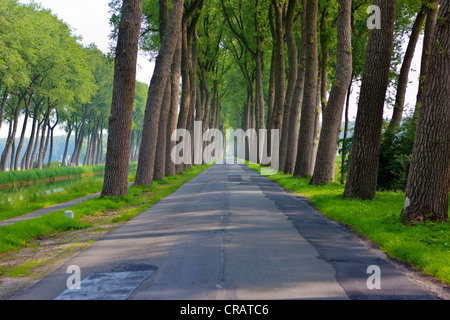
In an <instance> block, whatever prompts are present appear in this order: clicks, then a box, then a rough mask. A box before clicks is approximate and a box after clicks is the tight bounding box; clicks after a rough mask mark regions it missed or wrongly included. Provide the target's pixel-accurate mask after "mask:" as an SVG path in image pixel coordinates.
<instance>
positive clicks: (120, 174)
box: [101, 0, 142, 196]
mask: <svg viewBox="0 0 450 320" xmlns="http://www.w3.org/2000/svg"><path fill="white" fill-rule="evenodd" d="M141 16H142V0H135V1H133V0H124V1H123V5H122V17H121V22H120V26H119V34H118V40H117V47H116V56H115V64H114V86H113V97H112V102H111V115H110V117H109V132H108V146H107V152H106V163H105V177H104V182H103V189H102V192H101V195H102V196H120V195H124V194H127V193H128V170H129V168H128V167H129V166H128V163H129V155H130V133H131V124H132V116H133V105H134V97H135V86H136V63H137V55H138V47H139V34H140V29H141Z"/></svg>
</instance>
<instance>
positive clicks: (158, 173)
mask: <svg viewBox="0 0 450 320" xmlns="http://www.w3.org/2000/svg"><path fill="white" fill-rule="evenodd" d="M168 19H169V2H168V1H167V0H165V1H160V7H159V29H160V30H165V29H166V25H167V22H168ZM163 36H164V33H163V32H160V40H161V43H162V42H163V40H164V38H163ZM177 43H178V41H177ZM172 59H173V58H172ZM171 93H172V88H171V78H170V76H169V78H168V79H167V81H166V84H165V91H164V98H163V100H162V105H161V114H160V118H159V125H158V134H157V139H158V140H157V145H156V148H157V150H158V152H156V154H155V169H154V173H153V180H164V177H165V174H166V168H165V166H166V139H167V122H168V120H169V113H170V106H171Z"/></svg>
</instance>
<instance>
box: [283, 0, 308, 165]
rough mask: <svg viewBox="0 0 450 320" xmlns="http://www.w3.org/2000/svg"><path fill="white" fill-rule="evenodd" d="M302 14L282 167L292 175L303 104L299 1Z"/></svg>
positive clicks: (302, 51) (303, 64) (303, 10)
mask: <svg viewBox="0 0 450 320" xmlns="http://www.w3.org/2000/svg"><path fill="white" fill-rule="evenodd" d="M301 1H302V2H301V5H302V9H301V10H302V12H301V39H302V42H301V46H300V50H299V53H298V55H299V61H300V63H299V65H298V71H297V82H296V84H295V90H294V96H293V98H292V103H291V110H290V112H289V114H290V116H289V135H288V142H287V150H286V163H285V167H284V173H286V174H293V173H294V168H295V161H296V158H297V145H298V142H297V139H298V127H299V122H300V110H301V107H302V104H303V92H304V87H305V67H306V66H305V63H306V59H305V41H306V26H305V19H306V1H307V0H301Z"/></svg>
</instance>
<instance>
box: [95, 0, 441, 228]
mask: <svg viewBox="0 0 450 320" xmlns="http://www.w3.org/2000/svg"><path fill="white" fill-rule="evenodd" d="M440 2H441V1H439V0H397V1H384V0H373V1H369V0H360V1H351V0H335V1H319V0H285V1H280V0H271V1H269V0H265V1H264V0H252V1H243V0H211V1H203V0H184V1H183V0H172V1H171V2H170V3H169V1H167V0H160V1H158V2H157V1H156V0H136V1H131V0H124V1H123V5H121V4H122V2H121V1H118V0H115V1H112V2H111V7H112V8H115V9H116V10H115V15H114V17H113V18H115V21H116V22H117V29H116V30H117V37H118V38H117V39H118V45H117V49H116V63H115V65H116V68H115V90H114V95H113V105H112V111H111V116H110V120H109V142H108V156H107V159H106V166H107V169H106V175H105V184H104V188H103V192H102V194H103V195H119V194H123V193H126V176H125V168H126V164H127V161H128V158H129V146H130V141H129V139H130V135H129V132H130V126H131V114H132V106H133V101H132V99H131V97H132V96H133V95H131V94H130V92H132V90H134V87H133V86H134V81H131V80H130V79H133V77H134V72H135V63H134V59H135V56H136V54H137V50H138V46H139V41H140V44H141V47H143V48H146V50H149V51H152V52H153V53H154V55H155V56H156V60H155V72H154V75H153V77H152V80H151V83H150V87H149V91H148V99H147V105H146V108H145V117H144V122H143V133H142V138H141V142H140V153H139V159H138V169H137V175H136V182H135V184H136V185H151V184H152V181H153V179H155V178H162V177H164V175H165V174H171V173H173V172H177V170H183V169H184V168H185V167H186V165H180V166H177V167H176V166H175V165H174V164H173V162H172V161H171V160H170V157H169V154H170V151H171V150H172V148H173V143H174V142H173V141H171V139H170V137H171V134H172V132H173V131H174V129H175V128H178V129H187V130H189V131H192V129H193V122H194V120H202V121H203V124H204V126H205V128H204V129H206V128H212V127H220V128H221V129H224V125H226V123H225V121H227V122H228V123H227V124H228V125H230V126H233V124H232V123H231V122H232V121H239V122H235V123H234V127H241V128H243V129H248V128H255V129H257V131H258V129H263V128H266V129H268V130H269V133H270V132H271V131H270V130H271V129H278V130H279V131H280V137H281V139H280V154H279V155H280V160H281V161H280V166H281V170H282V171H284V172H285V173H289V174H293V175H294V176H296V177H311V183H312V184H316V185H321V184H324V183H325V184H328V183H330V182H331V181H332V180H333V178H334V166H335V158H336V154H337V148H338V145H337V143H338V142H337V141H338V138H339V132H340V128H341V126H340V124H341V122H342V116H343V114H345V115H347V114H348V101H349V93H350V92H351V91H350V89H349V88H350V87H351V84H352V81H354V80H355V79H361V92H360V97H359V103H358V114H357V118H356V124H355V128H354V133H353V137H352V139H351V152H350V155H349V163H348V177H347V181H346V185H345V192H344V196H345V197H347V198H359V199H373V198H374V197H375V196H376V190H377V189H376V188H377V178H378V169H379V159H380V145H381V139H382V133H383V110H384V109H385V107H386V105H388V103H389V100H390V98H391V97H390V93H389V90H388V88H389V87H391V88H392V87H394V88H395V89H396V93H395V99H392V101H393V102H391V105H392V106H393V108H394V116H393V118H392V119H391V121H390V124H389V128H388V130H386V132H390V133H392V136H395V133H396V132H397V130H398V128H399V127H400V125H401V121H402V118H403V115H404V103H405V90H406V87H407V84H408V73H409V70H410V66H411V59H412V55H413V53H414V51H415V46H416V43H417V41H418V37H419V35H420V34H421V32H422V30H423V28H424V30H425V31H424V49H423V54H422V66H421V78H420V81H421V83H420V89H419V94H418V99H417V104H416V106H415V108H414V114H415V117H416V118H417V119H418V120H417V123H418V124H417V133H416V138H415V141H416V143H415V145H414V152H413V155H412V161H411V167H410V171H409V172H410V174H409V179H408V186H407V191H406V192H407V199H406V203H405V208H404V210H403V217H404V219H405V221H406V222H407V223H409V222H412V221H424V220H426V219H432V220H440V221H448V194H449V191H450V170H449V168H450V145H449V141H450V132H449V130H450V124H449V121H450V117H449V103H448V97H449V75H450V70H449V69H448V66H449V53H450V51H449V50H450V49H449V39H450V36H449V21H448V20H449V1H448V0H442V3H440ZM370 5H373V6H371V7H370V8H369V11H368V7H369V6H370ZM155 12H159V15H156V14H155ZM438 13H439V14H438ZM141 18H142V20H141ZM113 20H114V19H113ZM424 21H426V23H425V27H423V25H424ZM142 25H143V27H142ZM407 38H409V42H408V47H407V51H406V54H402V50H401V48H402V46H401V45H402V43H403V42H404V40H405V39H407ZM125 48H126V50H125ZM267 61H269V63H267ZM398 66H401V68H400V71H398ZM239 73H240V76H239ZM180 83H181V89H180ZM180 90H181V98H180V100H179V93H180ZM224 97H225V98H224ZM227 100H229V101H230V102H227ZM346 100H347V110H346V112H345V113H344V112H343V111H344V107H345V102H346ZM239 101H240V102H239ZM126 106H128V107H126ZM233 113H234V114H235V115H238V116H235V117H233V116H231V115H232V114H233ZM219 115H221V116H222V118H226V120H222V126H220V125H219V123H220V122H221V121H220V120H219V119H220V117H219ZM320 115H321V116H322V119H323V122H322V125H321V126H320V122H319V119H320ZM346 120H348V119H346ZM346 122H348V121H346ZM205 124H206V125H205ZM414 130H416V127H414ZM268 141H270V137H269V140H268ZM392 141H394V140H392ZM343 149H345V148H343ZM344 158H345V157H344Z"/></svg>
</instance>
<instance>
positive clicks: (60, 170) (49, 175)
mask: <svg viewBox="0 0 450 320" xmlns="http://www.w3.org/2000/svg"><path fill="white" fill-rule="evenodd" d="M136 166H137V163H134V162H133V163H130V169H133V168H136ZM104 171H105V165H104V164H99V165H92V166H79V167H57V168H44V169H32V170H23V171H4V172H0V186H6V187H10V186H12V185H14V184H20V183H25V182H26V183H30V182H34V181H41V180H46V179H55V178H58V177H74V176H82V175H89V174H94V173H101V172H104Z"/></svg>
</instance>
